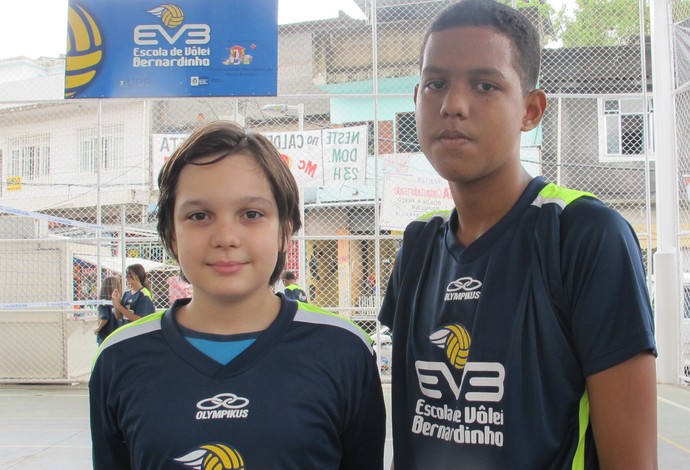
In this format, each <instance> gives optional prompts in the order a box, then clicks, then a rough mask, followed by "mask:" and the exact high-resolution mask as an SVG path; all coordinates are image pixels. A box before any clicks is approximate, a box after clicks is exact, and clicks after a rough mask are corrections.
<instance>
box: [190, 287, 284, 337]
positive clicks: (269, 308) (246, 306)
mask: <svg viewBox="0 0 690 470" xmlns="http://www.w3.org/2000/svg"><path fill="white" fill-rule="evenodd" d="M280 306H281V303H280V299H279V298H278V297H277V296H276V295H275V294H273V292H271V290H270V288H267V290H266V295H255V296H252V297H249V298H246V299H242V300H239V301H238V302H234V303H227V302H222V301H221V302H215V301H213V300H211V301H207V300H206V299H204V298H203V297H201V296H195V297H192V300H191V301H190V302H189V303H188V304H187V305H184V306H182V307H180V309H179V310H178V312H177V315H176V319H177V321H178V323H180V325H182V326H184V327H185V328H188V329H190V330H194V331H198V332H200V333H209V334H217V335H235V334H242V333H253V332H256V331H263V330H265V329H267V328H268V327H269V326H270V325H271V323H273V320H275V319H276V317H277V316H278V313H279V312H280Z"/></svg>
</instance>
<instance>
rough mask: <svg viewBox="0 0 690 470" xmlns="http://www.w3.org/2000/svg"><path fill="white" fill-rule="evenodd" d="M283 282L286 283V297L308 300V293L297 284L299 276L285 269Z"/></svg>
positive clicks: (301, 300) (302, 300)
mask: <svg viewBox="0 0 690 470" xmlns="http://www.w3.org/2000/svg"><path fill="white" fill-rule="evenodd" d="M282 280H283V284H284V285H285V291H284V294H285V297H287V298H288V299H293V300H299V301H300V302H306V301H307V293H306V292H304V289H302V288H301V287H300V286H299V285H297V277H296V276H295V273H293V272H292V271H285V274H283V279H282Z"/></svg>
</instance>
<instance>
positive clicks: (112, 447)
mask: <svg viewBox="0 0 690 470" xmlns="http://www.w3.org/2000/svg"><path fill="white" fill-rule="evenodd" d="M102 362H103V361H102V360H101V357H99V358H98V359H97V360H96V364H95V367H94V369H93V371H92V372H91V378H90V380H89V407H90V420H91V422H90V424H91V426H90V427H91V442H92V461H93V462H92V463H93V469H94V470H120V469H123V470H124V469H130V468H131V467H130V461H129V451H128V449H127V446H126V445H125V443H124V437H123V436H122V433H121V432H120V430H119V429H118V426H117V424H116V419H115V414H114V412H113V410H112V409H111V408H110V406H109V403H110V402H111V400H112V397H109V390H110V384H109V380H108V379H107V374H105V373H104V366H103V364H102Z"/></svg>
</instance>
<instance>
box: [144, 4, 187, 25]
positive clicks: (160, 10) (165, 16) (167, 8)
mask: <svg viewBox="0 0 690 470" xmlns="http://www.w3.org/2000/svg"><path fill="white" fill-rule="evenodd" d="M148 13H151V14H152V15H154V16H157V17H159V18H160V19H161V21H162V22H163V24H164V25H165V26H167V27H168V28H177V27H178V26H180V25H181V24H182V21H183V20H184V13H183V12H182V9H181V8H180V7H178V6H177V5H172V4H165V5H160V6H158V7H156V8H154V9H153V10H149V11H148Z"/></svg>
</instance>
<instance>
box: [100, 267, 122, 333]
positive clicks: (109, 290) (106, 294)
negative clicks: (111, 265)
mask: <svg viewBox="0 0 690 470" xmlns="http://www.w3.org/2000/svg"><path fill="white" fill-rule="evenodd" d="M119 290H120V278H118V277H117V276H108V277H106V278H105V279H103V283H102V285H101V291H100V292H99V294H98V298H99V299H100V300H112V294H113V292H115V291H119ZM97 310H98V325H97V326H96V329H94V330H93V332H94V334H95V335H96V342H97V343H98V344H101V343H102V342H103V340H104V339H106V338H107V337H108V335H109V334H110V333H112V332H113V331H115V330H116V329H118V328H119V327H120V326H121V325H122V322H121V321H120V320H119V319H118V318H117V315H115V307H113V306H112V305H99V306H98V309H97Z"/></svg>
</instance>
